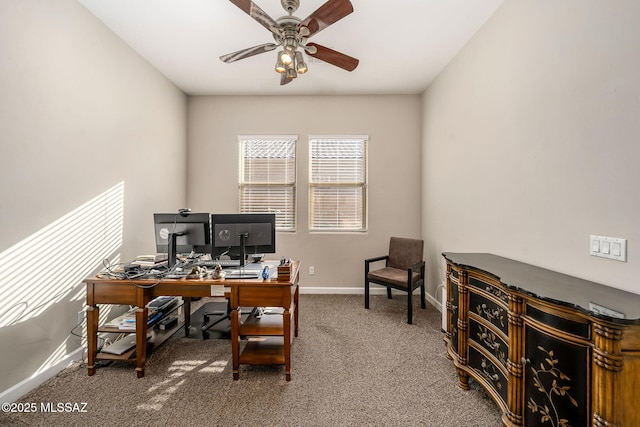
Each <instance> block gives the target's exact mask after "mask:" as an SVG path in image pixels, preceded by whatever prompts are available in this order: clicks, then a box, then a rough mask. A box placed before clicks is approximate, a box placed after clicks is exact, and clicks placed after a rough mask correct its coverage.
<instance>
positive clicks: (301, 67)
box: [296, 51, 309, 74]
mask: <svg viewBox="0 0 640 427" xmlns="http://www.w3.org/2000/svg"><path fill="white" fill-rule="evenodd" d="M296 71H298V74H304V73H306V72H307V71H309V68H308V67H307V63H306V62H304V58H303V57H302V52H300V51H298V52H296Z"/></svg>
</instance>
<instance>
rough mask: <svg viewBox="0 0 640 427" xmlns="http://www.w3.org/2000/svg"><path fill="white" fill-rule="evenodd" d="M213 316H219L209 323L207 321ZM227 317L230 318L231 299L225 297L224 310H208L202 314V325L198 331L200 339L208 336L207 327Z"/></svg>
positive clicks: (209, 327) (211, 326)
mask: <svg viewBox="0 0 640 427" xmlns="http://www.w3.org/2000/svg"><path fill="white" fill-rule="evenodd" d="M214 316H219V317H218V318H217V319H215V320H214V321H212V322H211V323H209V320H210V319H211V317H214ZM227 319H229V320H231V301H230V300H229V299H228V298H227V309H226V311H210V312H207V313H204V314H203V315H202V327H201V328H200V331H202V339H203V340H206V339H207V338H209V329H211V328H213V327H214V326H216V325H217V324H218V323H220V322H222V321H224V320H227Z"/></svg>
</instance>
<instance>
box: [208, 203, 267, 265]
mask: <svg viewBox="0 0 640 427" xmlns="http://www.w3.org/2000/svg"><path fill="white" fill-rule="evenodd" d="M211 234H212V236H213V237H212V242H211V246H212V248H211V257H212V258H213V259H218V258H219V257H220V256H222V255H228V256H229V257H230V258H231V259H239V260H240V265H244V261H245V258H246V254H258V253H259V254H265V253H269V254H271V253H275V252H276V215H275V214H213V215H211Z"/></svg>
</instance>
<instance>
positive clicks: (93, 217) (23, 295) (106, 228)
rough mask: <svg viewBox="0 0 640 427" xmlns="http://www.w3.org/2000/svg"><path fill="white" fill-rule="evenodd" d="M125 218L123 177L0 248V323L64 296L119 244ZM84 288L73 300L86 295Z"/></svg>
mask: <svg viewBox="0 0 640 427" xmlns="http://www.w3.org/2000/svg"><path fill="white" fill-rule="evenodd" d="M123 222H124V182H121V183H119V184H117V185H115V186H114V187H112V188H110V189H109V190H107V191H105V192H104V193H102V194H100V195H98V196H97V197H95V198H94V199H92V200H90V201H88V202H87V203H85V204H84V205H82V206H80V207H78V208H77V209H75V210H73V211H72V212H70V213H68V214H67V215H65V216H63V217H62V218H60V219H58V220H56V221H55V222H53V223H51V224H49V225H48V226H46V227H44V228H43V229H41V230H39V231H38V232H36V233H34V234H32V235H31V236H29V237H27V238H26V239H24V240H22V241H21V242H19V243H17V244H15V245H14V246H12V247H10V248H8V249H7V250H5V251H3V252H2V253H0V295H2V297H3V298H2V303H0V327H6V326H10V325H14V324H16V323H19V322H24V321H26V320H29V319H32V318H34V317H36V316H38V315H40V314H42V313H43V312H44V311H45V310H47V309H48V308H50V307H51V306H52V305H54V304H56V303H57V302H60V301H62V300H63V299H65V298H67V299H68V298H69V296H70V294H71V293H72V292H74V289H75V288H76V287H77V286H78V285H79V284H80V282H81V281H82V280H83V279H85V278H86V277H87V275H89V274H90V273H91V272H92V271H94V270H95V269H96V268H98V267H100V265H101V264H102V260H103V259H105V258H107V257H108V256H109V255H111V254H113V253H114V251H116V250H117V249H118V248H119V247H120V246H121V245H122V233H123ZM34 260H37V262H36V263H34ZM82 289H83V290H82V291H81V292H77V291H76V293H75V294H74V295H73V299H74V300H75V299H78V300H81V299H84V287H83V288H82ZM74 316H75V313H74Z"/></svg>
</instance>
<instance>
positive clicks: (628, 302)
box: [443, 253, 640, 427]
mask: <svg viewBox="0 0 640 427" xmlns="http://www.w3.org/2000/svg"><path fill="white" fill-rule="evenodd" d="M443 256H444V257H445V259H446V262H447V284H446V286H447V289H446V291H447V296H446V302H445V303H446V310H447V313H446V318H447V322H446V331H445V332H446V334H445V338H444V340H445V344H446V349H447V356H448V357H450V358H451V359H452V360H453V363H454V365H455V367H456V370H457V372H458V378H459V385H460V387H461V388H463V389H469V377H471V378H473V379H474V380H475V381H477V382H478V383H479V384H480V385H481V386H482V387H484V388H485V389H486V390H487V392H488V393H489V395H491V397H492V398H493V399H494V400H495V402H496V403H497V404H498V406H499V407H500V409H501V410H502V412H503V416H502V422H503V424H504V425H505V426H509V427H511V426H550V427H582V426H593V427H614V426H615V427H637V426H640V409H639V407H638V402H639V400H638V396H637V393H639V392H640V295H637V294H633V293H630V292H625V291H622V290H619V289H615V288H611V287H607V286H604V285H601V284H598V283H594V282H590V281H586V280H582V279H578V278H575V277H572V276H568V275H565V274H560V273H557V272H553V271H550V270H546V269H543V268H539V267H535V266H532V265H529V264H525V263H521V262H518V261H514V260H510V259H507V258H502V257H499V256H496V255H492V254H480V253H476V254H474V253H444V254H443ZM594 304H595V305H594ZM619 316H622V317H619Z"/></svg>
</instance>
